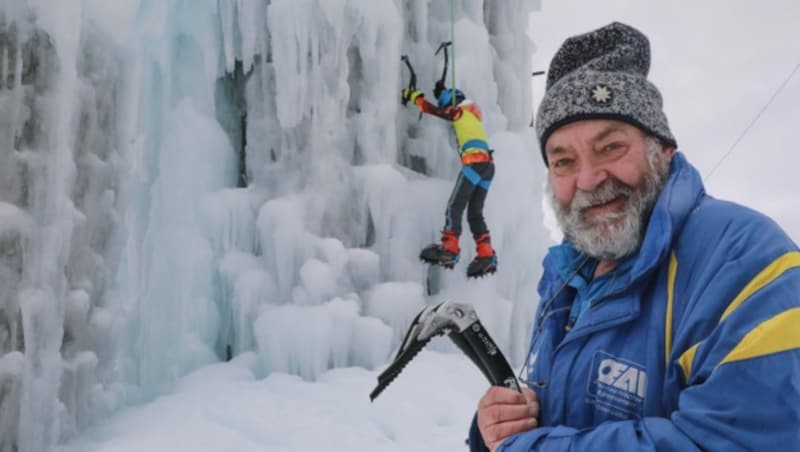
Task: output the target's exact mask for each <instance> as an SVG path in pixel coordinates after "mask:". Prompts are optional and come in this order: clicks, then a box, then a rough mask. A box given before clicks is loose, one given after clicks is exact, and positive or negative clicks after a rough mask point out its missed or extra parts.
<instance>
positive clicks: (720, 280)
mask: <svg viewBox="0 0 800 452" xmlns="http://www.w3.org/2000/svg"><path fill="white" fill-rule="evenodd" d="M562 246H563V245H562ZM556 260H557V259H556V258H555V253H553V252H551V253H549V254H548V256H547V257H546V258H545V260H544V274H543V276H542V280H541V281H540V284H539V294H540V296H541V301H540V303H539V307H538V312H537V314H536V318H535V319H534V322H535V323H534V325H533V328H534V329H533V335H532V338H531V346H530V352H529V356H528V364H527V371H528V377H527V379H528V381H529V382H533V383H532V384H531V388H532V389H534V390H535V391H536V392H537V394H538V397H539V402H540V404H541V405H540V406H541V415H540V418H539V421H540V425H541V427H540V428H536V429H533V430H530V431H528V432H524V433H521V434H518V435H515V436H512V437H510V438H508V439H506V440H505V441H504V442H503V443H502V444H501V446H500V447H499V448H498V450H499V451H504V452H519V451H534V450H536V451H565V450H613V451H620V450H659V451H667V450H670V451H672V450H674V451H692V450H710V451H735V450H774V451H778V450H800V252H798V248H797V245H796V244H794V243H793V242H792V241H791V239H789V238H788V237H787V236H786V235H785V234H784V232H783V231H782V230H781V229H780V228H779V227H778V226H777V225H776V224H775V223H774V222H773V221H771V220H770V219H768V218H767V217H765V216H764V215H761V214H759V213H757V212H755V211H752V210H750V209H747V208H745V207H742V206H739V205H736V204H733V203H729V202H725V201H720V200H716V199H713V198H711V197H709V196H707V195H706V194H705V191H704V188H703V185H702V180H701V178H700V175H699V174H698V173H697V171H696V170H695V169H694V168H693V167H692V166H691V165H690V164H689V163H688V162H687V161H686V160H685V158H684V157H683V156H682V155H681V154H680V153H678V154H676V155H675V157H674V158H673V162H672V165H671V172H670V177H669V179H668V181H667V183H666V185H665V187H664V189H663V190H662V192H661V194H660V195H659V198H658V200H657V201H656V205H655V207H654V209H653V213H652V215H651V218H650V221H649V225H648V228H647V232H646V234H645V237H644V240H643V242H642V246H641V248H640V250H639V252H638V253H637V254H636V255H635V256H633V257H632V258H630V259H629V260H628V261H627V262H626V265H624V266H622V267H621V268H623V269H624V270H623V271H621V272H620V274H617V275H615V279H616V281H617V282H616V283H615V284H612V285H610V286H609V290H608V293H607V294H606V295H605V296H601V297H600V298H599V300H597V301H595V302H593V303H592V304H591V305H590V306H589V307H588V309H587V310H586V311H585V313H584V314H583V315H582V316H581V317H580V318H579V319H578V321H577V323H576V324H575V325H574V327H573V328H572V329H570V330H569V331H568V332H567V331H565V326H566V325H567V322H568V317H569V312H570V306H571V303H572V299H573V297H574V294H575V289H573V288H572V287H570V286H568V285H566V284H565V282H564V281H565V275H564V270H563V267H564V266H563V258H562V259H561V262H556ZM470 444H471V449H472V450H473V451H479V450H485V446H484V445H483V443H482V438H480V432H478V431H477V428H476V426H475V424H474V423H473V428H472V431H471V432H470Z"/></svg>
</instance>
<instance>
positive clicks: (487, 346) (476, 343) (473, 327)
mask: <svg viewBox="0 0 800 452" xmlns="http://www.w3.org/2000/svg"><path fill="white" fill-rule="evenodd" d="M444 334H447V335H448V336H450V339H452V340H453V342H454V343H455V344H456V345H457V346H458V348H460V349H461V350H462V351H463V352H464V353H465V354H466V355H467V356H468V357H469V358H470V359H471V360H472V362H473V363H475V365H476V366H478V368H479V369H480V370H481V372H483V374H484V376H486V378H487V379H488V380H489V382H490V383H491V384H493V385H496V386H505V387H508V388H511V389H515V390H517V391H519V390H520V389H519V383H518V382H517V379H516V377H515V376H514V372H513V371H512V370H511V366H510V365H509V364H508V362H507V361H506V359H505V357H504V356H503V354H502V353H501V352H500V349H499V348H498V347H497V345H496V344H495V343H494V341H493V340H492V338H491V337H490V336H489V333H488V332H487V331H486V330H485V329H484V328H483V325H481V323H480V320H479V319H478V314H477V313H476V312H475V310H474V309H473V308H472V306H470V305H469V304H466V303H458V302H455V301H452V300H447V301H445V302H443V303H440V304H438V305H436V306H427V307H426V308H424V309H423V310H422V311H420V313H419V314H417V316H416V317H415V318H414V321H413V322H411V326H410V327H409V328H408V332H407V333H406V336H405V338H404V339H403V342H402V344H401V345H400V350H399V351H398V352H397V356H395V358H394V360H393V361H392V363H391V364H389V366H388V367H387V368H386V369H385V370H384V371H383V372H382V373H381V374H380V375H379V376H378V385H377V386H376V387H375V389H374V390H373V391H372V392H371V393H370V395H369V397H370V400H375V398H376V397H378V395H379V394H380V393H381V392H383V390H384V389H385V388H386V387H387V386H388V385H389V383H391V382H392V381H393V380H394V379H395V378H396V377H397V376H398V375H400V372H401V371H402V370H403V368H404V367H405V366H406V364H408V363H409V361H411V359H412V358H413V357H414V356H416V355H417V353H419V351H420V350H422V348H423V347H425V345H426V344H427V343H428V342H429V341H430V340H431V339H432V338H434V337H435V336H441V335H444Z"/></svg>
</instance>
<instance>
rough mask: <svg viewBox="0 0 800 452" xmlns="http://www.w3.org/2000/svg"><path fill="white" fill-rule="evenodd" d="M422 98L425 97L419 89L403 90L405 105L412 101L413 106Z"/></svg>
mask: <svg viewBox="0 0 800 452" xmlns="http://www.w3.org/2000/svg"><path fill="white" fill-rule="evenodd" d="M420 96H422V97H424V96H425V95H424V94H422V91H420V90H418V89H409V88H404V89H403V102H404V103H405V102H408V101H411V103H412V104H413V103H415V102H416V100H417V98H418V97H420Z"/></svg>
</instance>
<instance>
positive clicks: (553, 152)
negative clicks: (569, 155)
mask: <svg viewBox="0 0 800 452" xmlns="http://www.w3.org/2000/svg"><path fill="white" fill-rule="evenodd" d="M565 152H567V148H565V147H563V146H556V147H554V148H551V149H547V150H545V153H546V154H547V155H556V154H563V153H565Z"/></svg>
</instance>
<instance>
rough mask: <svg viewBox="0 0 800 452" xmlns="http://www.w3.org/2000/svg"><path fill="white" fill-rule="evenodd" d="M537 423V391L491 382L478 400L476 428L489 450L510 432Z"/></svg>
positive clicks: (495, 447) (495, 446)
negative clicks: (490, 385) (516, 389)
mask: <svg viewBox="0 0 800 452" xmlns="http://www.w3.org/2000/svg"><path fill="white" fill-rule="evenodd" d="M538 425H539V401H538V400H537V398H536V393H535V392H533V391H531V390H530V389H527V388H525V389H523V390H522V393H521V394H520V393H519V392H517V391H514V390H512V389H508V388H504V387H501V386H492V387H491V388H489V390H488V391H486V394H484V395H483V397H481V400H480V401H479V402H478V429H479V430H480V431H481V436H483V441H484V442H485V443H486V446H487V447H488V448H489V450H491V451H492V452H495V451H496V450H497V446H499V445H500V443H502V442H503V440H504V439H506V438H508V437H509V436H511V435H514V434H517V433H520V432H525V431H528V430H531V429H533V428H535V427H537V426H538Z"/></svg>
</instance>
